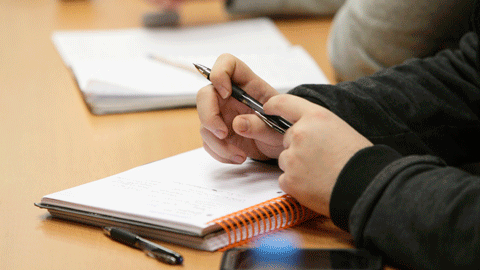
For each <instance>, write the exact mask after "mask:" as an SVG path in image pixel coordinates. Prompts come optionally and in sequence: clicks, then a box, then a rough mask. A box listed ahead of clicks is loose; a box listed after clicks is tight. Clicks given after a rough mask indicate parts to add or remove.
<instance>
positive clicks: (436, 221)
mask: <svg viewBox="0 0 480 270" xmlns="http://www.w3.org/2000/svg"><path fill="white" fill-rule="evenodd" d="M477 48H478V38H477V36H476V35H475V34H468V35H467V36H465V37H464V38H463V40H462V42H461V45H460V50H458V51H455V52H452V51H444V52H441V53H439V54H438V55H437V56H435V57H432V58H428V59H425V60H412V61H409V62H408V63H406V64H403V65H400V66H397V67H394V68H390V69H386V70H385V71H382V72H379V73H377V74H375V75H373V76H370V77H366V78H363V79H360V80H357V81H355V82H345V83H340V84H338V85H336V86H328V85H324V86H320V85H304V86H301V87H298V88H296V89H295V90H293V91H291V93H292V94H295V95H298V96H301V97H303V98H305V99H307V100H310V101H312V102H314V103H317V104H320V105H322V106H324V107H326V108H328V109H329V110H331V111H332V112H334V113H335V114H336V115H338V116H340V118H342V119H344V120H345V121H346V122H348V123H349V124H350V125H352V126H353V127H354V128H355V129H356V130H357V131H359V132H360V133H361V134H362V135H364V136H366V137H367V138H368V139H369V140H370V141H372V142H373V143H374V144H375V146H371V147H367V148H364V149H362V150H360V151H358V152H357V153H356V154H355V155H354V156H353V157H352V158H351V159H349V161H348V162H347V163H346V165H345V166H344V167H343V169H342V171H341V172H340V174H339V177H338V179H337V182H336V184H335V187H334V188H333V192H332V195H331V198H330V206H329V207H330V210H329V212H330V216H331V217H332V220H333V221H334V223H335V224H336V225H337V226H339V227H341V228H343V229H345V230H349V231H350V233H351V234H352V235H353V237H354V239H355V243H356V245H357V246H358V247H365V248H368V249H371V250H376V251H378V252H380V253H381V254H382V255H384V256H385V257H386V258H387V259H388V261H390V262H393V263H398V264H400V265H407V266H409V267H411V268H418V269H423V268H425V269H456V268H462V269H465V268H476V267H478V265H479V261H478V260H479V258H480V256H478V254H480V234H479V232H480V184H479V183H480V178H479V177H477V176H473V175H471V174H468V173H466V172H465V171H463V170H460V169H458V168H454V167H449V166H448V165H447V164H449V165H452V164H454V165H461V164H465V163H470V162H480V143H478V138H479V137H480V121H479V117H480V85H479V81H480V78H479V76H478V68H477V65H476V63H477ZM382 144H386V145H388V146H386V145H382ZM400 152H401V153H400ZM424 154H431V155H436V156H439V157H441V158H442V159H444V160H445V161H446V162H445V161H443V160H442V159H441V158H438V157H433V156H431V155H424Z"/></svg>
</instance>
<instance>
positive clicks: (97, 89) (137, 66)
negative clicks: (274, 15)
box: [52, 18, 328, 114]
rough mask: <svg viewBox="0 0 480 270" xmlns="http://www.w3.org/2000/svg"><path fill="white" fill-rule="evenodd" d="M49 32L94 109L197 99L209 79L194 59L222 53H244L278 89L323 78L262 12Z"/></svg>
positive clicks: (199, 60)
mask: <svg viewBox="0 0 480 270" xmlns="http://www.w3.org/2000/svg"><path fill="white" fill-rule="evenodd" d="M52 38H53V42H54V44H55V46H56V48H57V50H58V52H59V53H60V55H61V57H62V59H63V61H64V62H65V64H66V66H67V67H69V68H70V69H71V70H72V72H73V75H74V76H75V78H76V80H77V83H78V86H79V88H80V90H81V91H82V93H83V95H84V98H85V101H86V103H87V105H88V106H89V108H90V109H91V111H92V113H94V114H108V113H121V112H130V111H142V110H153V109H165V108H174V107H184V106H194V105H195V96H196V92H197V91H198V89H200V88H201V87H203V86H205V85H207V84H208V83H209V82H208V81H207V80H206V79H205V78H203V77H202V76H201V75H200V74H199V73H198V72H197V71H196V70H195V69H194V67H193V65H192V63H193V62H195V63H200V64H203V65H206V66H212V65H213V63H214V62H215V60H216V58H217V57H218V56H219V55H220V54H222V53H231V54H233V55H235V56H237V57H238V58H240V59H242V60H243V61H244V62H246V63H247V64H248V65H249V66H250V67H251V68H252V70H253V71H254V72H255V73H257V74H258V75H259V76H261V77H262V78H263V79H264V80H266V81H267V82H268V83H270V84H271V85H272V86H273V87H274V88H276V89H277V90H278V91H280V92H286V91H288V90H290V89H291V88H293V87H295V86H297V85H299V84H304V83H328V81H327V79H326V77H325V75H324V74H323V73H322V71H321V70H320V69H319V67H318V66H317V64H316V63H315V61H314V60H313V59H312V58H311V57H310V56H309V55H308V53H306V52H305V50H304V49H303V48H301V47H298V46H291V44H290V43H289V42H288V41H287V40H286V39H285V38H284V37H283V35H282V34H281V33H280V32H279V30H278V29H277V28H276V27H275V24H274V23H273V22H272V21H271V20H269V19H266V18H257V19H251V20H244V21H232V22H228V23H223V24H218V25H209V26H198V27H189V28H165V29H144V28H138V29H126V30H104V31H62V32H55V33H54V34H53V37H52ZM152 56H153V57H152ZM158 59H161V60H162V61H159V60H158Z"/></svg>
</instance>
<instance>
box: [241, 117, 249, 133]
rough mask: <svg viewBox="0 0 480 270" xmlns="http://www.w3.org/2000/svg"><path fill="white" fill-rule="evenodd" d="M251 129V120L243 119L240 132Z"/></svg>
mask: <svg viewBox="0 0 480 270" xmlns="http://www.w3.org/2000/svg"><path fill="white" fill-rule="evenodd" d="M249 129H250V121H248V120H247V119H242V121H240V122H239V125H238V131H240V132H247V131H248V130H249Z"/></svg>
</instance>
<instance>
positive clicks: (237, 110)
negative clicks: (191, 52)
mask: <svg viewBox="0 0 480 270" xmlns="http://www.w3.org/2000/svg"><path fill="white" fill-rule="evenodd" d="M210 81H211V82H212V84H211V85H208V86H206V87H204V88H202V89H200V90H199V92H198V94H197V110H198V115H199V118H200V122H201V129H200V134H201V136H202V139H203V146H204V148H205V150H206V151H207V152H208V153H210V155H212V156H213V157H214V158H215V159H217V160H219V161H221V162H224V163H243V162H244V161H245V159H246V158H247V157H251V158H254V159H259V160H267V159H272V158H278V156H279V154H280V152H281V151H283V143H282V140H283V135H281V134H280V133H278V132H276V131H275V130H273V129H272V128H270V127H269V126H267V125H266V124H265V123H264V122H263V121H262V120H261V119H260V118H259V117H258V116H257V115H255V114H254V112H253V110H252V109H250V108H249V107H247V106H246V105H245V104H243V103H241V102H239V101H237V100H236V99H234V98H233V97H231V96H230V95H231V93H232V87H231V86H232V81H233V82H234V83H235V84H237V85H238V86H239V87H240V88H242V89H243V90H244V91H245V92H247V93H248V94H249V95H251V96H252V97H253V98H255V99H256V100H258V101H259V102H261V103H264V102H266V101H267V100H268V99H270V98H271V97H272V96H275V95H278V92H277V91H276V90H275V89H273V88H272V87H271V86H270V85H269V84H267V83H266V82H265V81H263V80H262V79H261V78H260V77H258V76H257V75H256V74H255V73H253V72H252V70H250V68H249V67H248V66H247V65H246V64H245V63H243V62H242V61H240V60H239V59H237V58H235V57H234V56H232V55H229V54H223V55H221V56H220V57H219V58H218V59H217V61H216V62H215V64H214V65H213V67H212V71H211V73H210Z"/></svg>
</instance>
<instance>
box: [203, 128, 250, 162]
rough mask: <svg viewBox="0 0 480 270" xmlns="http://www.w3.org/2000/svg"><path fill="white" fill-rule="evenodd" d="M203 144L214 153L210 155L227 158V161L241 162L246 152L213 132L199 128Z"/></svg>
mask: <svg viewBox="0 0 480 270" xmlns="http://www.w3.org/2000/svg"><path fill="white" fill-rule="evenodd" d="M200 135H201V136H202V139H203V143H204V145H207V146H208V148H209V149H210V150H211V151H212V153H215V155H212V156H214V157H217V160H220V159H222V160H229V161H230V162H229V163H236V164H241V163H243V162H244V161H245V159H246V154H245V153H244V152H243V151H242V150H241V149H239V148H238V147H236V146H234V145H232V144H229V143H227V142H226V141H225V140H220V139H218V138H217V137H216V136H215V135H213V133H211V132H210V131H209V130H207V129H205V128H201V129H200Z"/></svg>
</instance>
